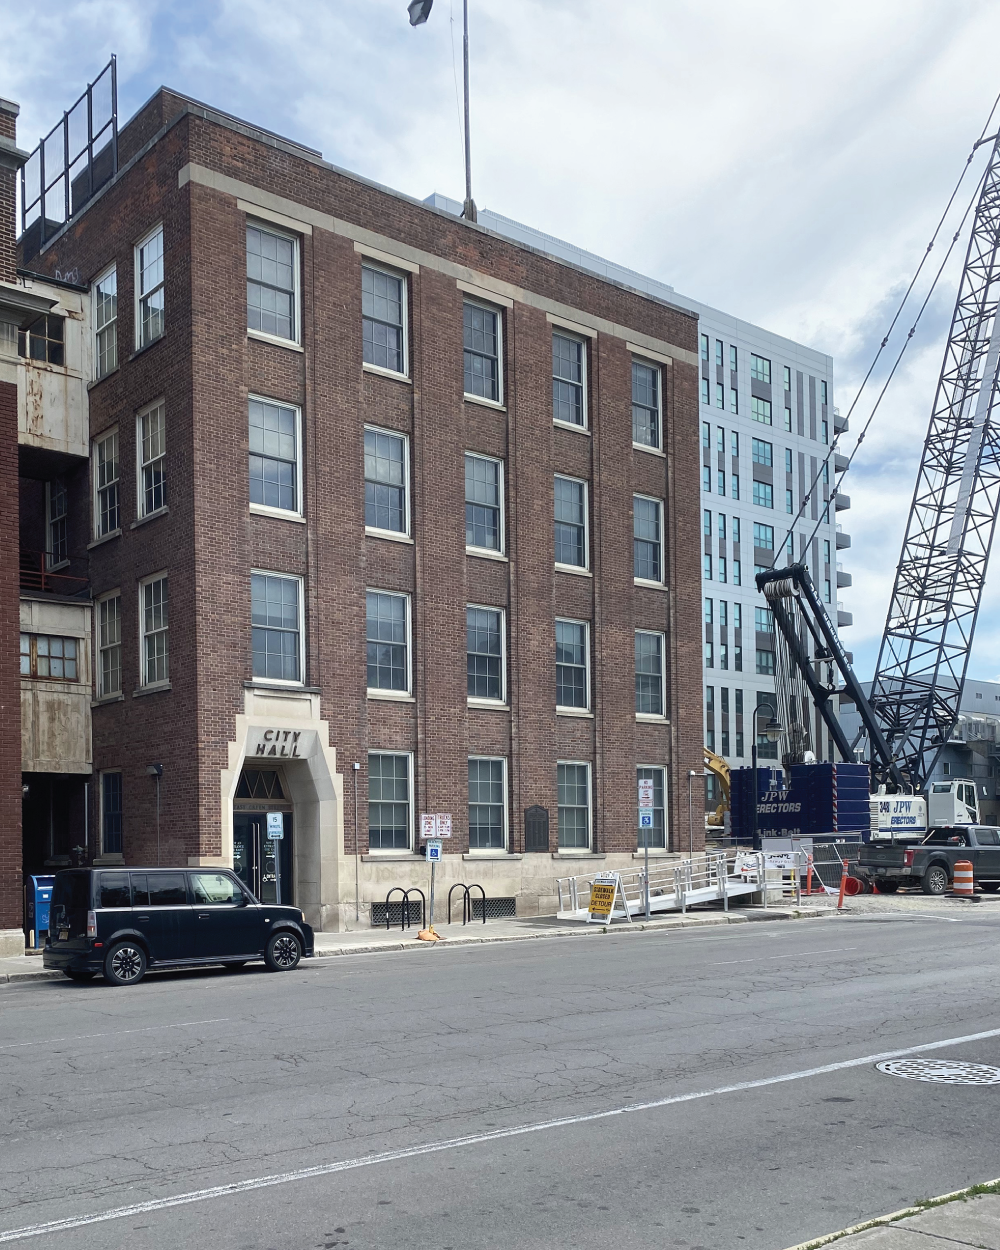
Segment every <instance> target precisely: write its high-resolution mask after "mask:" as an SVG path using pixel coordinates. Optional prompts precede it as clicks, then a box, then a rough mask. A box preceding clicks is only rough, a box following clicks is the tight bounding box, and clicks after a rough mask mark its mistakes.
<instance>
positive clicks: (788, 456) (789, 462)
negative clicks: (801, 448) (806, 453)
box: [785, 447, 792, 473]
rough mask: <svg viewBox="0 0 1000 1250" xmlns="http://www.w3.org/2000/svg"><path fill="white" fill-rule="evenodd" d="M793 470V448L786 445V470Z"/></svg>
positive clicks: (787, 471)
mask: <svg viewBox="0 0 1000 1250" xmlns="http://www.w3.org/2000/svg"><path fill="white" fill-rule="evenodd" d="M791 471H792V449H791V447H786V448H785V472H786V473H791Z"/></svg>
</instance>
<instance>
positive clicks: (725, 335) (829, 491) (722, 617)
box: [426, 195, 852, 807]
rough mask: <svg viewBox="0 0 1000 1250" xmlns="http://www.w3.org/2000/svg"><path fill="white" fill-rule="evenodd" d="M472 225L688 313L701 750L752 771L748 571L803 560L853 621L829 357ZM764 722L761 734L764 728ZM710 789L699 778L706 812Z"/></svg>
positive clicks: (519, 236)
mask: <svg viewBox="0 0 1000 1250" xmlns="http://www.w3.org/2000/svg"><path fill="white" fill-rule="evenodd" d="M426 202H427V203H428V204H431V205H433V206H434V207H435V208H440V209H444V210H446V211H450V212H453V213H455V214H456V215H457V214H459V213H460V212H461V210H462V206H461V204H460V203H458V202H457V201H455V200H450V199H448V198H447V197H445V196H442V195H432V196H429V197H428V199H427V201H426ZM478 221H479V224H480V225H481V226H483V227H485V228H486V229H487V230H494V231H496V233H497V234H500V235H504V236H506V237H507V238H511V239H516V240H517V242H518V243H521V244H523V245H524V246H527V247H530V248H534V249H536V250H538V251H540V252H545V253H548V254H549V255H552V256H557V257H559V259H561V260H563V261H568V262H570V263H571V264H575V265H578V266H579V267H580V268H581V269H586V270H588V271H590V272H592V273H598V274H600V275H601V276H602V277H604V278H609V279H611V280H612V281H615V282H620V283H623V284H624V285H626V286H630V287H633V288H634V289H636V290H638V291H641V292H643V293H644V294H648V295H655V296H658V297H659V298H661V299H665V300H668V301H669V302H670V303H673V304H677V305H679V306H680V307H682V308H689V309H691V310H692V311H694V312H697V313H698V316H699V319H700V342H701V380H700V384H701V456H702V460H701V475H702V476H701V483H700V486H701V496H700V499H699V501H698V506H699V507H700V509H701V512H702V576H703V580H704V663H703V668H704V690H705V745H706V746H707V747H709V748H710V749H711V750H713V751H716V752H717V753H718V754H720V755H722V756H724V757H725V758H726V760H727V761H728V762H729V763H730V765H731V766H732V767H736V768H739V767H742V766H744V765H749V763H750V748H751V745H752V742H751V738H750V734H751V733H752V732H753V727H752V719H753V713H754V711H755V709H756V708H758V707H761V708H764V707H767V708H769V709H770V708H772V707H773V706H775V702H774V670H775V649H774V647H775V639H774V626H773V622H772V620H771V617H770V613H769V612H768V611H767V609H766V607H765V605H764V598H763V596H762V595H760V594H758V593H757V588H756V584H755V582H754V574H755V573H756V572H758V571H760V570H761V569H762V568H770V567H772V565H773V566H775V567H779V568H780V567H781V566H782V565H783V564H786V563H791V562H792V560H793V559H794V560H797V561H801V562H803V563H805V564H807V565H808V567H809V572H810V574H811V575H812V578H813V581H814V583H815V585H816V587H817V590H818V593H819V595H820V598H821V599H822V600H823V601H824V603H826V604H827V605H828V606H829V612H830V616H831V619H832V620H833V621H834V622H835V624H836V625H837V627H838V628H842V627H844V626H846V625H850V624H851V623H852V617H851V615H850V613H848V612H845V611H843V609H842V607H841V605H840V603H839V602H838V599H837V591H838V588H839V587H842V586H849V585H850V584H851V576H850V574H849V573H846V572H844V571H843V569H842V568H841V567H840V564H839V562H838V555H839V553H840V552H841V551H843V550H844V549H845V548H847V547H850V545H851V539H850V535H849V534H846V533H844V532H843V527H842V525H839V524H838V523H837V522H838V517H839V516H840V514H841V513H843V512H844V511H846V509H848V508H849V507H850V505H851V501H850V498H849V496H847V495H845V494H842V493H838V494H837V495H836V497H834V491H833V487H834V481H835V473H836V470H837V469H838V468H839V467H841V466H842V465H843V464H845V463H846V458H844V457H841V456H839V455H837V454H836V453H835V454H834V455H833V456H831V457H830V458H829V463H828V464H827V466H826V468H825V469H824V467H823V466H824V461H826V458H827V456H828V453H829V450H830V444H831V442H832V440H833V437H834V435H835V433H837V432H839V431H840V430H843V429H846V426H847V423H846V421H845V420H844V419H842V418H841V417H840V416H839V414H838V412H837V410H836V409H835V408H834V406H833V398H834V396H833V360H832V358H831V357H830V356H827V355H825V354H824V353H822V352H818V351H814V350H813V349H812V348H809V347H805V346H803V345H802V344H801V343H795V342H793V341H792V340H791V339H786V338H782V337H781V336H780V335H778V334H772V333H770V332H769V331H767V330H763V329H761V328H760V327H759V326H755V325H753V324H751V323H750V322H747V321H741V320H740V319H739V318H738V317H732V316H730V315H728V314H727V313H723V312H719V310H718V309H715V308H710V307H709V306H708V305H707V304H702V303H699V302H698V301H697V300H693V299H690V298H689V297H688V296H685V295H680V294H678V292H677V291H675V290H674V288H673V287H671V286H668V285H667V284H666V283H663V282H658V281H656V279H654V278H648V277H646V276H645V275H643V274H640V273H636V272H635V271H634V270H632V269H627V268H625V267H624V266H622V265H616V264H615V263H614V262H613V261H609V260H605V259H604V258H603V257H600V256H596V255H594V253H592V252H587V251H584V250H583V249H582V248H578V247H575V246H574V245H573V244H571V243H567V242H565V241H564V240H562V239H557V238H554V237H553V236H552V235H548V234H544V233H543V232H542V231H540V230H535V229H533V228H532V227H531V226H525V225H522V224H521V223H520V222H516V221H512V220H511V219H510V218H508V217H503V216H501V215H500V214H498V213H493V212H490V211H489V210H480V211H479V214H478ZM807 495H808V500H807V501H806V503H805V507H804V508H802V503H803V500H804V499H805V498H806V496H807ZM692 506H694V501H693V500H692ZM800 510H801V516H799V515H798V514H799V513H800ZM789 531H791V532H789ZM814 531H815V533H814ZM810 715H811V717H812V718H813V726H812V729H813V733H812V735H811V738H812V742H813V743H814V748H813V749H814V750H815V752H816V754H817V756H818V757H820V758H824V759H834V745H833V742H832V740H831V739H830V738H829V735H828V734H827V732H826V729H825V726H824V725H823V723H822V720H821V718H820V716H819V714H818V712H816V710H815V709H814V708H813V709H810ZM760 719H761V724H763V722H764V721H765V720H766V719H767V717H765V716H763V715H762V717H761V718H760ZM778 753H779V747H778V745H776V744H774V743H770V742H768V740H767V738H766V737H765V736H764V735H763V734H760V735H758V754H759V757H760V758H761V759H762V760H773V759H777V757H778ZM713 783H714V778H709V790H708V795H707V801H708V803H709V805H710V806H712V807H714V806H715V802H716V801H717V799H716V796H715V794H714V788H713Z"/></svg>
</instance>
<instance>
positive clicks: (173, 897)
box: [132, 872, 187, 907]
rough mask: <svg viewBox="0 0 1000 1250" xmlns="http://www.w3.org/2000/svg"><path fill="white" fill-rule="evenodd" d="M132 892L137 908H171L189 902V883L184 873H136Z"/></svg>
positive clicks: (133, 876)
mask: <svg viewBox="0 0 1000 1250" xmlns="http://www.w3.org/2000/svg"><path fill="white" fill-rule="evenodd" d="M132 890H133V894H134V897H135V906H136V907H169V906H170V905H171V904H173V905H175V906H176V905H177V904H178V903H186V902H187V883H186V882H185V880H184V874H183V873H182V872H155V873H154V872H151V873H145V872H134V873H132Z"/></svg>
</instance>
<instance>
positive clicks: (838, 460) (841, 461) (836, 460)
mask: <svg viewBox="0 0 1000 1250" xmlns="http://www.w3.org/2000/svg"><path fill="white" fill-rule="evenodd" d="M848 464H849V461H848V459H847V457H846V456H842V455H841V454H840V452H839V451H835V452H834V453H833V471H834V473H843V472H844V470H845V469H846V468H847V466H848Z"/></svg>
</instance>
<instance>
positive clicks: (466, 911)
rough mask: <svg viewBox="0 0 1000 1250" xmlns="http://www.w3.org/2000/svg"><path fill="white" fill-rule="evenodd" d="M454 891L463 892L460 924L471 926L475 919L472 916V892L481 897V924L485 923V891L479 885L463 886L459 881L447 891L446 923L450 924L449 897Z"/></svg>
mask: <svg viewBox="0 0 1000 1250" xmlns="http://www.w3.org/2000/svg"><path fill="white" fill-rule="evenodd" d="M456 890H463V891H464V893H463V894H462V924H463V925H467V924H471V923H472V921H473V920H474V919H475V917H474V916H473V914H472V911H473V909H472V891H473V890H478V891H479V893H480V894H481V895H482V901H483V924H485V923H486V891H485V890H484V889H483V887H482V886H481V885H463V884H462V882H461V881H457V882H456V883H455V884H454V885H453V886H452V887H451V889H450V890H449V891H448V923H449V924H451V896H452V895H453V894H454V893H455V891H456Z"/></svg>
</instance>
